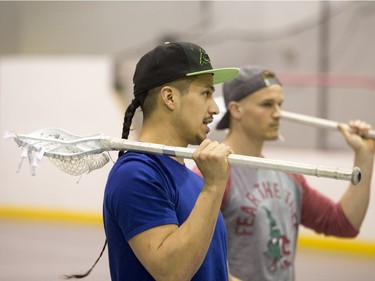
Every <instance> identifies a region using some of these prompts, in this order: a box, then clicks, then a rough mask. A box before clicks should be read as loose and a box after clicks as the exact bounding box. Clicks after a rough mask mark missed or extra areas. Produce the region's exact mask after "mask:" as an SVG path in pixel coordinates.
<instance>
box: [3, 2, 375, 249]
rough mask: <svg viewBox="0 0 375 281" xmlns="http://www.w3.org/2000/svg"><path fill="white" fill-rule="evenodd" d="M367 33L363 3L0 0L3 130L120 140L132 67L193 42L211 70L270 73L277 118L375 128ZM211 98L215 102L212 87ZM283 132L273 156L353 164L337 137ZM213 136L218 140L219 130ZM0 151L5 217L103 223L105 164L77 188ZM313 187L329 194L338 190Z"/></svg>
mask: <svg viewBox="0 0 375 281" xmlns="http://www.w3.org/2000/svg"><path fill="white" fill-rule="evenodd" d="M374 27H375V2H371V1H364V2H360V1H238V2H237V1H165V2H159V1H147V2H146V1H123V2H122V1H115V2H109V1H108V2H99V1H95V2H90V1H83V2H73V1H69V2H47V1H46V2H18V1H14V2H13V1H10V2H7V1H1V2H0V107H1V113H0V129H1V133H3V132H4V131H5V130H14V131H17V132H20V133H29V132H31V131H33V130H37V129H40V128H43V127H47V126H54V127H56V126H60V127H62V128H64V129H66V130H68V131H72V132H73V133H76V134H93V133H97V132H103V133H106V134H110V135H114V136H116V137H118V136H120V131H121V126H122V118H123V111H124V109H125V106H126V105H127V103H128V102H129V100H130V98H131V95H132V81H131V79H132V75H133V71H134V67H135V63H136V62H137V60H138V59H139V58H140V56H141V55H143V54H144V53H145V52H146V51H148V50H150V49H151V48H153V47H154V46H155V45H157V44H159V43H161V42H164V41H191V42H195V43H197V44H199V45H201V46H202V47H204V48H205V49H206V51H207V52H208V54H209V55H210V58H211V60H212V63H213V66H214V67H231V66H241V65H247V64H261V65H265V66H267V67H269V68H270V69H273V70H274V71H275V72H276V73H277V75H278V76H279V78H280V79H281V81H282V82H283V84H284V93H285V98H286V100H285V102H284V109H285V110H290V111H294V112H297V113H304V114H309V115H314V116H318V117H323V118H328V119H332V120H337V121H347V120H349V119H354V118H361V119H364V120H367V121H368V122H370V123H372V124H375V113H374V110H373V107H374V105H375V95H374V94H375V92H374V91H375V64H374V62H375V52H374V45H375V33H374V32H373V28H374ZM217 93H218V94H217V96H218V101H219V102H222V101H221V100H220V96H221V87H220V86H217ZM221 106H223V105H221ZM137 122H138V124H140V123H139V121H137ZM281 133H282V134H283V136H284V137H285V139H286V141H285V142H273V143H270V144H269V145H268V146H267V149H268V151H269V155H271V156H275V157H279V158H285V159H286V160H292V161H300V162H309V161H314V162H320V163H322V164H325V165H328V164H330V165H339V166H343V167H345V168H348V167H349V168H350V167H351V165H352V162H351V161H352V153H351V151H350V150H349V149H348V148H347V146H346V144H345V143H344V141H343V140H342V138H341V137H340V135H339V134H338V133H334V132H333V133H331V132H330V133H328V132H326V131H323V130H319V129H315V128H309V127H305V126H301V125H295V124H290V123H287V122H285V123H283V124H282V130H281ZM135 134H136V131H135ZM210 137H212V138H217V139H221V138H222V137H223V132H217V131H213V132H212V134H211V136H210ZM0 145H1V146H0V148H1V155H2V156H1V157H0V163H1V179H0V184H1V186H0V207H1V208H2V210H3V213H4V214H5V213H7V212H8V214H9V210H11V209H12V208H14V209H22V208H26V209H32V208H34V209H46V210H48V211H50V210H52V209H56V210H60V211H61V210H63V211H65V210H69V211H72V212H88V213H94V214H96V215H97V216H100V213H101V198H102V192H103V189H104V184H105V178H106V175H107V171H108V169H109V168H110V167H109V166H110V165H109V166H108V167H105V168H103V170H101V171H100V172H99V171H96V172H93V173H92V174H89V175H85V176H83V178H82V179H80V180H79V184H78V185H77V184H76V182H77V180H78V179H75V178H71V177H70V176H68V175H65V174H63V173H62V172H61V171H57V170H56V168H55V167H53V166H52V165H51V164H49V163H48V162H47V160H46V159H45V160H44V161H42V163H41V164H40V167H39V169H38V170H37V176H36V177H31V176H30V174H29V171H28V167H27V163H24V164H23V167H22V170H21V173H19V174H16V173H15V170H16V169H17V165H18V163H19V160H20V158H19V155H20V151H19V150H18V148H16V147H15V145H14V144H13V143H10V142H5V141H1V143H0ZM113 157H114V159H115V158H116V156H115V154H114V156H113ZM311 181H312V182H313V183H314V184H316V185H322V186H323V188H322V191H323V192H325V193H327V194H329V195H330V196H332V197H333V198H339V196H340V195H341V194H342V192H343V188H345V187H346V183H344V182H337V181H332V180H329V181H324V180H322V179H316V178H312V179H311ZM326 186H329V188H326ZM370 204H371V205H370V209H369V213H368V216H367V217H366V221H365V223H364V227H363V229H364V230H363V231H362V232H361V235H362V236H360V238H361V237H362V238H363V239H365V240H366V241H373V242H374V241H375V228H374V226H373V223H371V222H373V221H374V218H375V201H374V199H372V202H371V203H370ZM25 215H27V213H25Z"/></svg>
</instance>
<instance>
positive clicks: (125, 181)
mask: <svg viewBox="0 0 375 281" xmlns="http://www.w3.org/2000/svg"><path fill="white" fill-rule="evenodd" d="M124 174H125V175H126V176H123V175H124ZM111 181H112V182H111V185H112V186H111V191H110V195H109V196H108V198H107V202H108V205H109V206H110V209H111V211H112V216H114V217H115V219H116V221H117V222H118V224H119V226H120V228H121V229H122V232H123V233H124V235H125V237H126V239H127V240H130V239H131V238H132V237H134V236H135V235H137V234H139V233H141V232H143V231H145V230H147V229H150V228H153V227H157V226H160V225H165V224H178V220H177V217H176V212H175V203H174V202H175V199H174V198H173V196H174V195H173V193H172V192H171V190H170V189H169V188H168V186H169V185H168V182H167V180H166V179H165V178H164V177H163V173H162V171H160V170H158V168H157V167H156V166H153V165H152V163H146V162H138V161H130V162H128V163H125V164H123V165H121V167H119V169H118V170H117V171H116V172H115V173H114V174H113V175H112V178H111Z"/></svg>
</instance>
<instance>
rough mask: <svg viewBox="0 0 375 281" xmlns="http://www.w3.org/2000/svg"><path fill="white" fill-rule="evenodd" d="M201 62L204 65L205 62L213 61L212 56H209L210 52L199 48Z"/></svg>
mask: <svg viewBox="0 0 375 281" xmlns="http://www.w3.org/2000/svg"><path fill="white" fill-rule="evenodd" d="M199 53H200V55H199V63H200V64H201V65H204V64H210V63H211V60H210V57H209V56H208V54H207V53H206V51H205V50H203V49H199Z"/></svg>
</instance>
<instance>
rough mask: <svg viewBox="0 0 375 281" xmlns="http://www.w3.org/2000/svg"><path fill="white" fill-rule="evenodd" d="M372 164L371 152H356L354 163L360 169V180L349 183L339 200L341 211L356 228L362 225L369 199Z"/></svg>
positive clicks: (372, 156)
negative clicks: (354, 183)
mask: <svg viewBox="0 0 375 281" xmlns="http://www.w3.org/2000/svg"><path fill="white" fill-rule="evenodd" d="M373 164H374V155H373V154H371V153H365V152H363V153H357V154H356V156H355V160H354V165H355V166H357V167H359V168H360V169H361V172H362V178H361V181H360V182H359V183H358V184H357V185H355V186H354V185H349V188H348V189H347V191H346V192H345V194H344V195H343V197H342V198H341V200H340V205H341V208H342V210H343V212H344V213H345V215H346V217H347V218H348V220H349V221H350V223H351V224H352V225H353V227H354V228H356V229H357V230H359V229H360V227H361V225H362V222H363V220H364V218H365V215H366V212H367V208H368V204H369V200H370V190H371V178H372V173H373Z"/></svg>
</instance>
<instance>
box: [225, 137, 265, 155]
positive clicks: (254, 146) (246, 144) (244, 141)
mask: <svg viewBox="0 0 375 281" xmlns="http://www.w3.org/2000/svg"><path fill="white" fill-rule="evenodd" d="M224 143H225V144H226V145H228V146H230V147H231V148H232V149H233V151H234V153H236V154H241V155H247V156H255V157H260V156H261V154H262V149H263V143H264V141H263V140H257V139H256V138H250V137H247V136H246V135H245V134H242V133H236V132H234V131H233V132H230V133H229V134H228V135H227V137H226V139H225V140H224Z"/></svg>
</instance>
